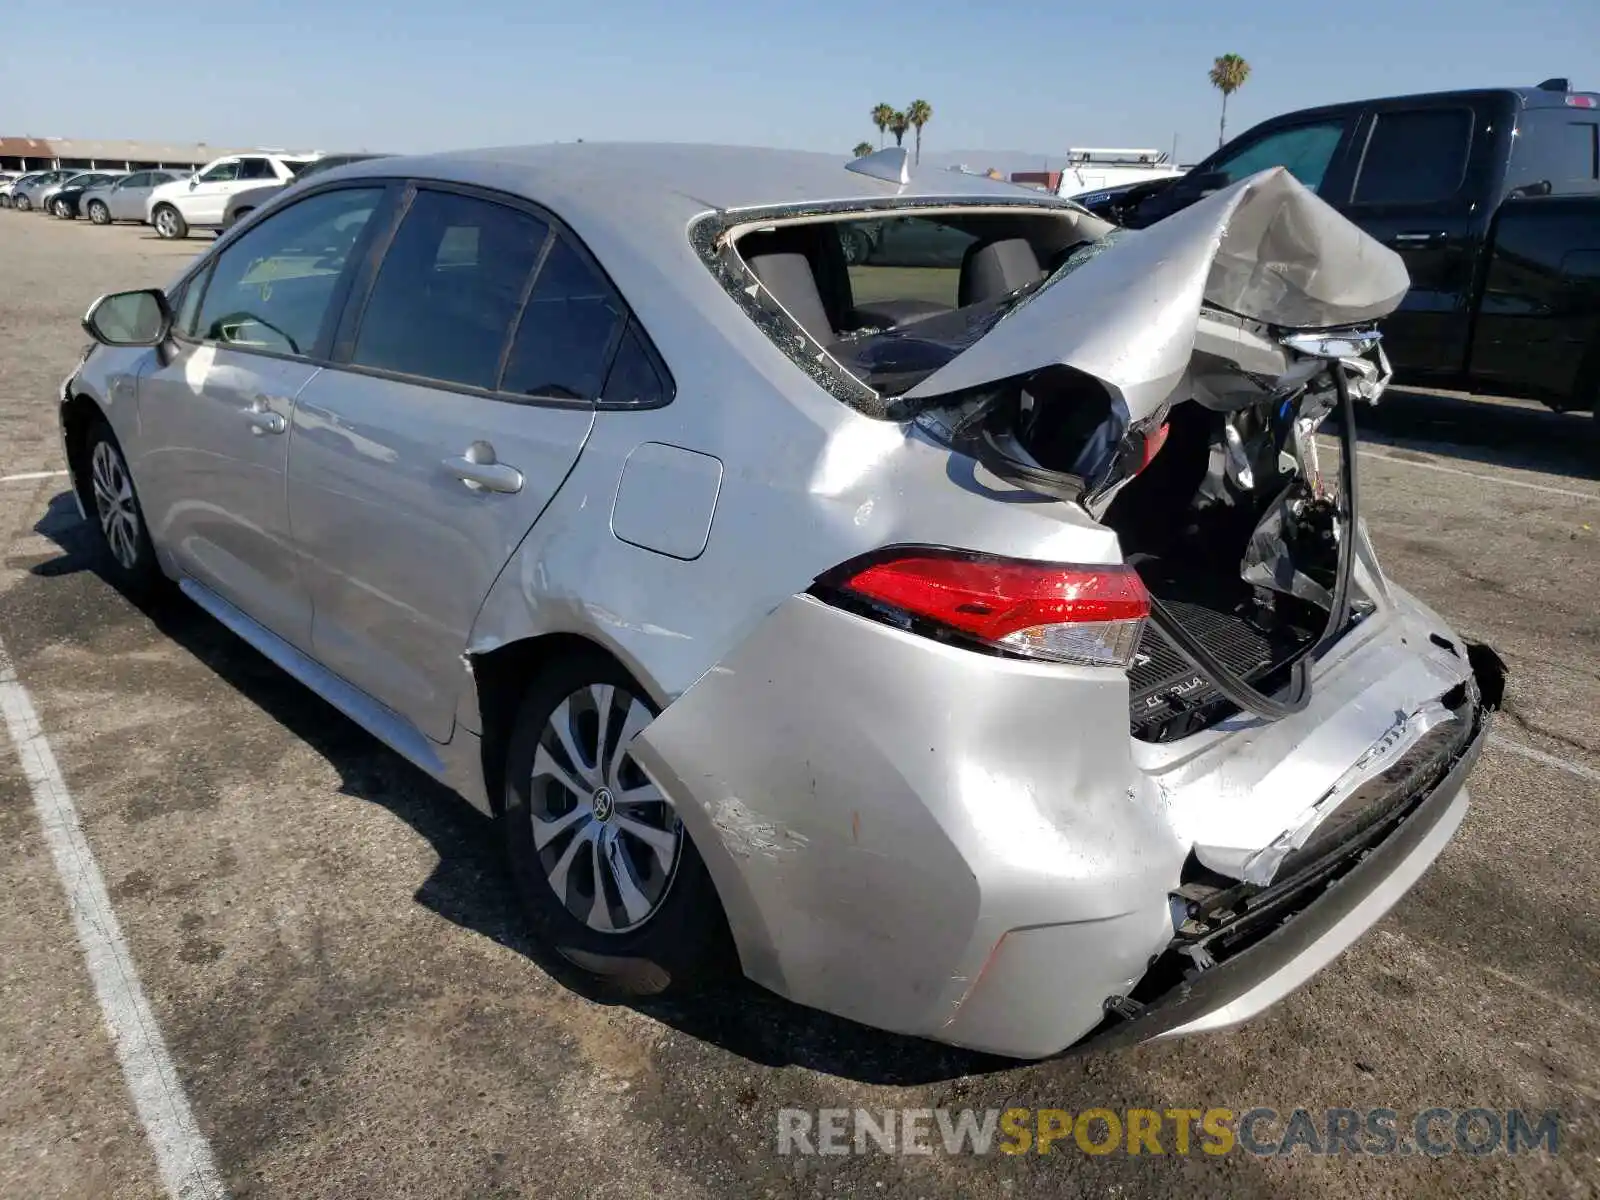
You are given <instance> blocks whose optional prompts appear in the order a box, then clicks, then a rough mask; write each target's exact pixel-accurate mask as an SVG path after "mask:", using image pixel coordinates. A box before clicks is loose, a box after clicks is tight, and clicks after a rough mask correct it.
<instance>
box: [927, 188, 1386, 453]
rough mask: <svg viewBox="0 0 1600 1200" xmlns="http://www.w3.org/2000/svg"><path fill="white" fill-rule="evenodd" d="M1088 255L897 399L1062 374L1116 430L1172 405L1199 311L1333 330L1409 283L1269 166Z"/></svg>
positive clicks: (1380, 252)
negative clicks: (1089, 379) (1075, 377)
mask: <svg viewBox="0 0 1600 1200" xmlns="http://www.w3.org/2000/svg"><path fill="white" fill-rule="evenodd" d="M1089 253H1090V254H1091V255H1092V257H1090V258H1089V260H1088V261H1083V262H1081V263H1079V264H1077V265H1075V266H1074V267H1073V269H1071V270H1065V269H1064V270H1061V271H1058V272H1057V274H1056V276H1055V277H1054V278H1053V279H1050V280H1048V281H1046V283H1045V284H1044V286H1043V287H1041V288H1040V289H1039V290H1038V291H1037V292H1035V293H1034V294H1033V295H1031V296H1029V297H1027V298H1026V299H1025V300H1023V301H1022V302H1021V303H1019V304H1017V305H1016V306H1015V307H1014V308H1012V309H1011V310H1010V311H1009V312H1007V313H1006V314H1005V316H1003V317H1002V318H1001V319H1000V320H999V321H997V322H996V323H995V325H994V327H993V328H992V329H990V330H989V331H988V332H987V333H986V334H984V336H983V337H982V338H980V339H979V340H978V341H977V342H975V343H974V344H973V345H972V346H971V347H969V348H968V349H967V350H965V351H963V352H962V353H961V354H959V355H957V356H956V357H955V358H954V359H952V360H951V361H950V362H949V363H947V364H946V365H945V366H943V367H941V368H940V369H939V370H937V371H935V372H933V373H932V374H931V375H929V376H928V377H927V378H926V379H924V380H922V382H920V383H919V384H917V385H916V386H915V387H913V388H911V389H909V390H908V391H907V392H906V393H905V395H904V397H903V398H904V399H905V400H911V401H915V400H922V399H928V398H931V397H936V396H944V395H949V394H952V393H957V392H963V391H967V390H969V389H972V388H977V387H982V386H983V385H985V384H993V383H996V382H998V381H1000V380H1004V379H1010V378H1014V377H1016V376H1018V375H1022V374H1026V373H1028V372H1031V371H1036V370H1040V369H1042V368H1045V367H1050V366H1058V365H1059V366H1066V367H1070V368H1073V369H1075V370H1078V371H1081V372H1083V373H1084V374H1086V375H1090V376H1093V377H1094V378H1095V379H1098V380H1100V381H1101V382H1102V383H1103V384H1105V385H1106V387H1107V388H1108V389H1110V390H1111V392H1112V394H1113V399H1114V401H1115V402H1116V403H1117V406H1118V408H1119V409H1120V413H1119V416H1120V419H1121V424H1122V427H1123V429H1124V430H1125V429H1127V428H1128V427H1129V426H1133V425H1136V424H1138V423H1139V422H1140V421H1142V420H1145V419H1147V418H1149V417H1151V416H1153V415H1155V414H1156V413H1158V412H1159V411H1160V410H1161V408H1162V406H1163V405H1165V404H1167V403H1168V402H1169V401H1170V400H1171V398H1172V393H1173V390H1174V388H1176V387H1177V385H1178V383H1179V382H1180V380H1181V379H1182V377H1183V374H1184V372H1185V371H1186V370H1187V369H1188V367H1189V363H1190V360H1191V359H1192V357H1193V356H1194V351H1195V336H1196V326H1197V322H1198V320H1199V317H1200V311H1201V307H1202V305H1203V304H1206V305H1210V306H1213V307H1215V308H1218V309H1222V310H1225V311H1227V312H1229V313H1233V314H1235V315H1237V316H1240V317H1243V318H1246V319H1248V320H1253V321H1260V322H1263V323H1265V324H1267V325H1271V326H1274V327H1276V328H1279V329H1326V328H1337V327H1343V326H1350V325H1358V324H1363V323H1370V322H1372V321H1376V320H1377V319H1379V318H1381V317H1383V316H1385V315H1387V314H1388V313H1390V312H1392V311H1393V310H1394V309H1395V308H1396V307H1397V306H1398V305H1399V303H1400V300H1401V298H1402V297H1403V296H1404V295H1405V292H1406V289H1407V287H1408V286H1409V283H1410V281H1409V278H1408V276H1407V274H1406V268H1405V264H1404V262H1403V261H1402V260H1401V258H1400V256H1399V255H1397V254H1396V253H1394V251H1392V250H1390V249H1388V248H1387V247H1386V246H1384V245H1382V244H1381V243H1379V242H1377V241H1375V240H1374V239H1373V238H1371V237H1369V236H1368V235H1367V234H1365V233H1364V232H1362V231H1361V229H1359V228H1358V227H1357V226H1355V225H1353V224H1352V223H1351V222H1349V221H1347V220H1346V219H1345V218H1344V217H1342V216H1340V215H1339V214H1338V213H1337V212H1335V211H1334V210H1333V209H1332V208H1331V207H1329V206H1328V205H1327V204H1326V203H1324V202H1323V201H1322V200H1321V199H1319V198H1318V197H1317V196H1316V195H1315V194H1314V193H1312V192H1311V191H1309V190H1307V188H1306V187H1305V186H1304V185H1303V184H1301V183H1300V182H1299V181H1298V180H1297V179H1295V177H1294V176H1293V175H1290V174H1289V172H1288V171H1286V170H1284V169H1283V168H1282V167H1274V168H1272V169H1271V170H1267V171H1262V172H1261V173H1260V174H1257V175H1252V176H1251V177H1250V178H1248V179H1244V180H1241V181H1240V182H1238V183H1236V184H1234V185H1232V186H1231V187H1228V188H1224V189H1223V190H1222V191H1220V192H1217V193H1215V194H1214V195H1211V196H1208V197H1207V198H1206V199H1205V200H1202V201H1201V202H1200V203H1198V204H1196V205H1194V206H1193V207H1191V208H1188V209H1185V210H1184V211H1183V212H1181V213H1178V214H1176V215H1175V216H1173V217H1171V218H1169V219H1168V220H1166V221H1163V222H1161V223H1160V224H1158V225H1155V226H1153V227H1151V228H1149V229H1142V230H1125V231H1120V232H1118V233H1116V234H1113V235H1112V236H1111V237H1110V238H1108V239H1106V240H1105V241H1104V242H1102V243H1100V244H1098V246H1096V247H1093V248H1091V249H1090V251H1089Z"/></svg>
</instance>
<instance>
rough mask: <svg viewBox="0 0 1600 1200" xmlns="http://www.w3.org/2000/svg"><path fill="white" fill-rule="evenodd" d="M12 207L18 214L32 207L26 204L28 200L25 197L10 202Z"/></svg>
mask: <svg viewBox="0 0 1600 1200" xmlns="http://www.w3.org/2000/svg"><path fill="white" fill-rule="evenodd" d="M12 205H13V207H15V208H16V210H17V211H18V212H27V211H28V209H29V208H31V207H32V205H31V204H30V203H29V202H28V198H27V197H26V196H18V197H17V198H16V199H15V200H13V201H12Z"/></svg>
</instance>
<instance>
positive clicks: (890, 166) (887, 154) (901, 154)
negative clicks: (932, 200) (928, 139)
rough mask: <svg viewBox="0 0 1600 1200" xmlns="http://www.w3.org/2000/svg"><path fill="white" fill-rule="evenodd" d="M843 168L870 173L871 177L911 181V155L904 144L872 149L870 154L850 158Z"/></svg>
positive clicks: (901, 181)
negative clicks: (883, 148)
mask: <svg viewBox="0 0 1600 1200" xmlns="http://www.w3.org/2000/svg"><path fill="white" fill-rule="evenodd" d="M844 169H845V170H846V171H855V172H857V173H858V174H861V175H870V176H871V177H872V178H873V179H885V180H888V181H889V182H890V183H899V184H906V183H910V182H911V155H910V154H909V153H908V152H907V150H906V148H905V147H904V146H890V147H888V149H885V150H874V151H873V152H872V153H871V154H863V155H862V156H861V157H860V158H855V159H851V160H850V161H849V162H847V163H845V165H844Z"/></svg>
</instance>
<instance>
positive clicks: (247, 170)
mask: <svg viewBox="0 0 1600 1200" xmlns="http://www.w3.org/2000/svg"><path fill="white" fill-rule="evenodd" d="M277 177H278V173H277V172H276V171H274V170H273V169H272V164H271V163H270V162H268V161H267V160H266V159H264V158H246V159H241V160H240V162H239V178H240V179H276V178H277Z"/></svg>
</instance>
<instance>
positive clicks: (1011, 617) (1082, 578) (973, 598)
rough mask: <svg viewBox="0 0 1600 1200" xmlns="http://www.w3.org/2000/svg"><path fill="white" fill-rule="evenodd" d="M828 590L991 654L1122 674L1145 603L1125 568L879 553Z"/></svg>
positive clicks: (833, 577)
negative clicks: (1120, 669) (1108, 669)
mask: <svg viewBox="0 0 1600 1200" xmlns="http://www.w3.org/2000/svg"><path fill="white" fill-rule="evenodd" d="M826 582H827V584H828V587H829V588H830V590H833V591H835V592H837V593H839V594H841V595H843V596H846V597H851V598H854V599H855V600H856V601H858V602H865V603H866V604H867V605H869V606H871V607H873V608H875V609H878V610H880V611H882V612H885V613H886V615H899V616H903V617H905V618H909V619H910V623H911V624H912V625H913V627H915V626H916V624H918V623H921V624H922V625H924V626H931V629H927V628H925V629H924V630H922V631H923V632H934V633H947V634H954V635H956V636H957V637H959V638H962V639H965V640H970V641H973V642H978V643H981V644H982V645H985V646H989V647H991V648H993V649H997V650H1003V651H1006V652H1007V653H1010V654H1018V655H1022V656H1024V657H1026V658H1036V659H1045V660H1048V661H1050V662H1063V663H1086V664H1090V665H1095V666H1114V667H1126V666H1127V665H1128V663H1129V662H1130V661H1131V659H1132V658H1133V652H1134V649H1135V648H1136V647H1137V646H1138V644H1139V635H1140V633H1141V631H1142V630H1143V628H1144V622H1145V618H1146V617H1148V616H1149V615H1150V597H1149V595H1148V594H1147V593H1146V592H1145V589H1144V584H1143V583H1141V582H1140V580H1139V576H1138V575H1136V574H1135V573H1134V572H1133V570H1132V568H1130V567H1126V566H1122V565H1106V566H1098V565H1097V566H1076V565H1068V564H1063V563H1044V562H1031V561H1025V560H1021V559H1010V558H995V557H992V556H988V555H979V554H968V553H963V552H961V551H953V550H922V549H911V548H907V549H905V550H895V549H891V550H888V551H880V552H878V553H876V554H874V555H871V556H869V558H867V559H865V560H858V561H857V562H855V563H850V564H846V565H845V566H844V567H842V568H840V569H839V570H838V571H835V572H832V573H830V575H829V576H828V577H827V579H826Z"/></svg>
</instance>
